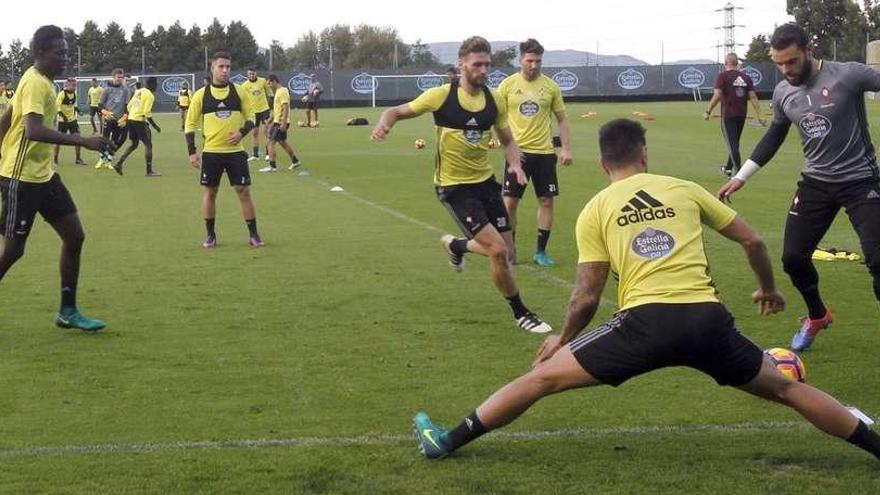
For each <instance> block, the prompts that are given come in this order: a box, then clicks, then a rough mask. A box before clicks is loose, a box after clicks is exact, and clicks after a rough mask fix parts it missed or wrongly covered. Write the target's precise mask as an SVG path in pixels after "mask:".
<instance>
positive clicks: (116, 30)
mask: <svg viewBox="0 0 880 495" xmlns="http://www.w3.org/2000/svg"><path fill="white" fill-rule="evenodd" d="M128 54H129V51H128V40H127V39H126V36H125V30H124V29H122V26H120V25H119V24H117V23H115V22H110V23H109V24H107V27H106V28H104V36H103V38H102V43H101V66H100V68H101V69H102V71H103V72H109V71H110V70H112V69H114V68H116V67H121V68H122V69H123V70H125V71H126V72H129V71H131V70H133V69H134V68H133V67H132V66H131V63H132V61H131V59H130V58H129V56H128ZM138 69H140V65H138Z"/></svg>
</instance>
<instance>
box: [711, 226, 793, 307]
mask: <svg viewBox="0 0 880 495" xmlns="http://www.w3.org/2000/svg"><path fill="white" fill-rule="evenodd" d="M720 232H721V234H722V235H723V236H724V237H727V238H728V239H730V240H733V241H736V242H738V243H739V245H740V246H742V248H743V251H745V252H746V257H747V258H748V260H749V266H751V267H752V271H753V272H754V273H755V277H756V278H757V280H758V290H756V291H755V292H754V294H752V300H753V301H754V302H755V304H757V305H758V312H759V313H760V314H762V315H765V316H766V315H771V314H774V313H778V312H780V311H782V310H783V309H785V299H784V298H783V297H782V294H781V293H780V292H779V290H778V289H777V288H776V282H775V280H774V278H773V264H772V263H771V262H770V254H769V252H768V250H767V245H766V244H764V241H763V240H762V239H761V236H759V235H758V233H757V232H755V231H754V230H753V229H752V228H751V227H750V226H749V224H747V223H746V221H745V220H743V218H742V217H741V216H739V215H737V216H736V218H734V219H733V221H732V222H730V224H729V225H728V226H727V227H725V228H723V229H721V230H720Z"/></svg>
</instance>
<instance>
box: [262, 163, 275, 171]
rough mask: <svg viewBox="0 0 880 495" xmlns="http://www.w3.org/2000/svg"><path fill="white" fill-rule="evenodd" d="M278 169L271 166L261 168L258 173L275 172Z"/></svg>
mask: <svg viewBox="0 0 880 495" xmlns="http://www.w3.org/2000/svg"><path fill="white" fill-rule="evenodd" d="M277 171H278V169H277V168H275V167H273V166H271V165H270V166H268V167H263V168H261V169H260V172H277Z"/></svg>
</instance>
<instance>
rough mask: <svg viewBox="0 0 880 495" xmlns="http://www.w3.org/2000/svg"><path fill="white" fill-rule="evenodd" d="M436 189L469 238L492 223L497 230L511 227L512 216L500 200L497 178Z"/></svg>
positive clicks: (439, 197) (499, 186)
mask: <svg viewBox="0 0 880 495" xmlns="http://www.w3.org/2000/svg"><path fill="white" fill-rule="evenodd" d="M435 190H436V191H437V198H438V199H439V200H440V202H441V203H443V206H445V207H446V209H447V210H449V214H450V215H452V218H453V220H455V223H456V224H458V228H460V229H461V231H462V232H463V233H464V235H466V236H467V238H468V239H473V238H474V236H475V235H477V234H478V233H479V232H480V231H481V230H483V227H485V226H486V225H489V224H492V225H494V226H495V228H496V229H497V230H498V232H506V231H508V230H510V218H509V217H508V216H507V208H505V207H504V201H502V199H501V184H498V182H497V181H496V180H495V177H490V178H489V179H486V180H485V181H483V182H479V183H477V184H457V185H454V186H437V187H435Z"/></svg>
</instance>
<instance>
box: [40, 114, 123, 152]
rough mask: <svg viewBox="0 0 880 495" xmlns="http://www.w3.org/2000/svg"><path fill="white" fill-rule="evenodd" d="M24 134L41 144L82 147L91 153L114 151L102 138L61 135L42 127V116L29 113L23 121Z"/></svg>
mask: <svg viewBox="0 0 880 495" xmlns="http://www.w3.org/2000/svg"><path fill="white" fill-rule="evenodd" d="M24 134H25V137H26V138H27V139H32V140H34V141H40V142H41V143H50V144H63V145H67V146H83V147H85V148H86V149H89V150H92V151H110V152H112V151H115V146H113V143H112V142H111V141H110V140H109V139H107V138H104V137H102V136H92V137H83V136H82V135H81V134H62V133H60V132H58V131H56V130H54V129H49V128H48V127H45V126H44V125H43V116H42V115H40V114H36V113H29V114H27V116H26V117H25V121H24Z"/></svg>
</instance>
